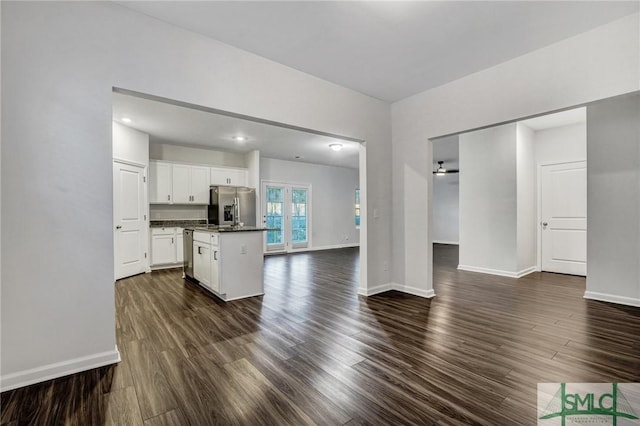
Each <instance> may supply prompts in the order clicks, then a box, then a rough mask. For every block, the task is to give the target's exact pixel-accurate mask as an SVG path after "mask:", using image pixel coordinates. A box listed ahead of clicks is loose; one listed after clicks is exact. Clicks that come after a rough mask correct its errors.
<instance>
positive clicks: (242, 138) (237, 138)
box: [231, 136, 247, 142]
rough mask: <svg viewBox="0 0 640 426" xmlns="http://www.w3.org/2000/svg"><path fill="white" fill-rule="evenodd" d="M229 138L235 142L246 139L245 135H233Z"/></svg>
mask: <svg viewBox="0 0 640 426" xmlns="http://www.w3.org/2000/svg"><path fill="white" fill-rule="evenodd" d="M231 139H233V140H234V141H236V142H244V141H246V140H247V137H246V136H234V137H232V138H231Z"/></svg>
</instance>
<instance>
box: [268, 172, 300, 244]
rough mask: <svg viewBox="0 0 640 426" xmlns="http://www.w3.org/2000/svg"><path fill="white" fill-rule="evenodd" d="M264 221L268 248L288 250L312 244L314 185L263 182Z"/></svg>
mask: <svg viewBox="0 0 640 426" xmlns="http://www.w3.org/2000/svg"><path fill="white" fill-rule="evenodd" d="M262 200H263V203H262V204H263V206H262V221H263V225H264V226H265V227H266V228H268V229H269V230H268V231H267V232H265V242H264V244H265V247H264V249H265V252H272V253H273V252H288V251H291V250H295V249H301V248H306V247H309V245H310V241H309V240H310V238H311V220H310V212H311V186H310V185H293V184H287V183H278V182H263V183H262Z"/></svg>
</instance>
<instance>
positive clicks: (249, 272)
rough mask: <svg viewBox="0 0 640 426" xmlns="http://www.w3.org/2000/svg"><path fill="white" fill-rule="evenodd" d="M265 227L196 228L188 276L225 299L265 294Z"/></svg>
mask: <svg viewBox="0 0 640 426" xmlns="http://www.w3.org/2000/svg"><path fill="white" fill-rule="evenodd" d="M262 231H264V230H263V229H259V230H255V228H254V230H247V231H222V232H219V231H204V230H202V231H194V232H193V241H194V242H193V275H188V277H189V278H191V279H195V280H196V281H198V283H199V284H200V285H201V286H202V287H204V288H205V289H207V290H209V291H211V292H212V293H213V294H215V295H216V296H217V297H219V298H220V299H222V300H224V301H229V300H236V299H243V298H245V297H252V296H258V295H261V294H264V285H263V269H264V268H263V267H264V253H263V251H262V241H263V237H262Z"/></svg>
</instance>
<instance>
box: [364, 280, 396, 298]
mask: <svg viewBox="0 0 640 426" xmlns="http://www.w3.org/2000/svg"><path fill="white" fill-rule="evenodd" d="M389 290H393V283H386V284H380V285H377V286H375V287H369V288H359V289H358V294H361V295H363V296H373V295H374V294H378V293H384V292H385V291H389Z"/></svg>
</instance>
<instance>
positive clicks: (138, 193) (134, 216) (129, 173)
mask: <svg viewBox="0 0 640 426" xmlns="http://www.w3.org/2000/svg"><path fill="white" fill-rule="evenodd" d="M145 175H146V168H145V167H144V166H141V165H138V164H133V163H126V162H122V161H114V162H113V217H114V233H115V235H114V242H115V244H114V250H115V253H114V257H115V278H116V279H117V280H118V279H121V278H125V277H130V276H132V275H137V274H141V273H143V272H145V271H146V268H147V266H146V263H147V262H146V256H147V253H146V244H145V240H146V235H147V222H146V206H145V199H146V197H145V181H146V178H145Z"/></svg>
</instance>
